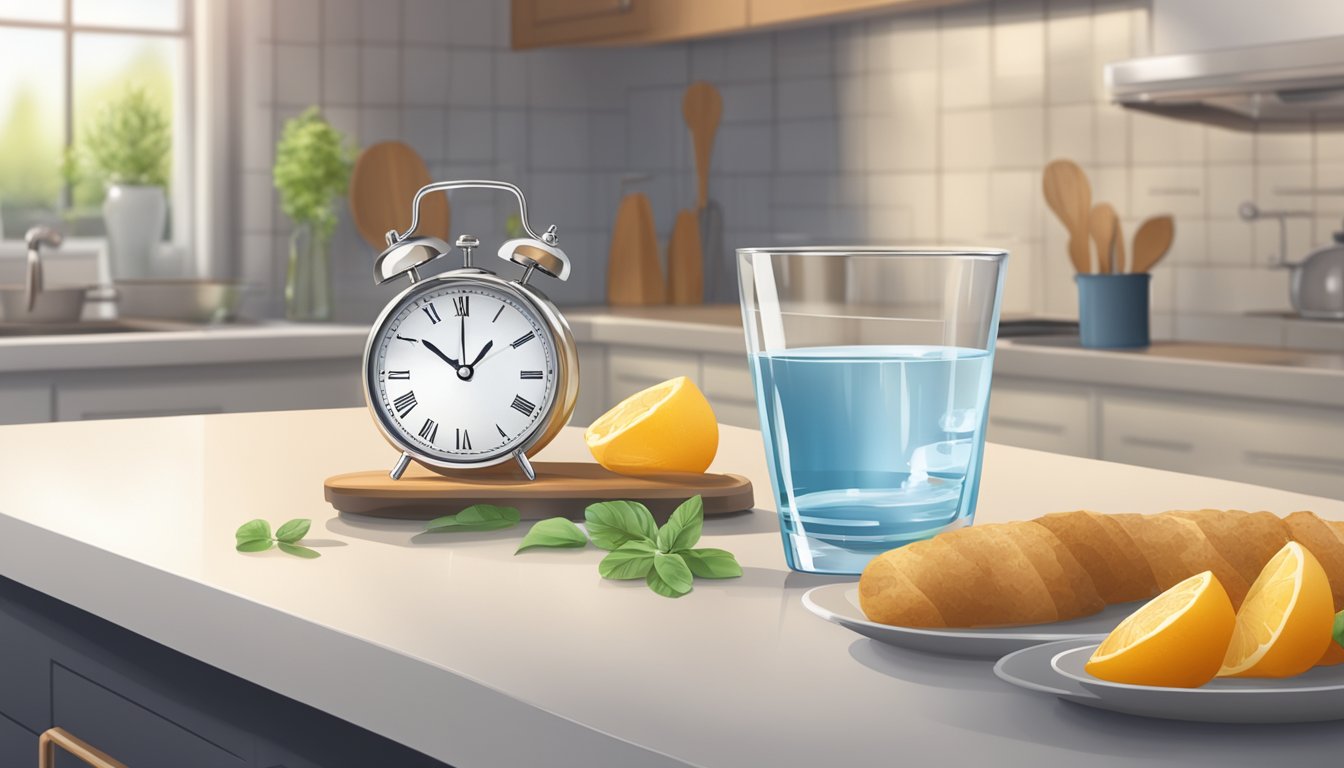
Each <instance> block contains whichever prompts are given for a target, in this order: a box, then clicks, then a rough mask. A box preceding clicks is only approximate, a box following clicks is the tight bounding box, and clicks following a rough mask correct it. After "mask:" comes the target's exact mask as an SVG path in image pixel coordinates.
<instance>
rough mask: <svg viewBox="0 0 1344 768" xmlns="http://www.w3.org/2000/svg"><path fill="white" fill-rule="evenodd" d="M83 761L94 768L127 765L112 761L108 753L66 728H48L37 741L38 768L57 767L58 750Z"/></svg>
mask: <svg viewBox="0 0 1344 768" xmlns="http://www.w3.org/2000/svg"><path fill="white" fill-rule="evenodd" d="M57 747H60V748H61V749H64V750H65V751H66V752H69V753H70V754H72V755H74V756H75V757H77V758H79V759H80V760H83V761H84V762H85V763H87V764H89V765H91V766H93V768H126V764H125V763H123V762H120V761H118V760H114V759H112V757H111V756H110V755H108V754H107V753H106V752H104V751H102V750H100V749H98V748H96V747H94V746H92V745H91V744H89V743H88V742H86V741H84V740H83V739H80V738H78V737H77V736H75V735H74V734H72V733H70V732H69V731H67V730H65V729H64V728H48V729H47V730H46V731H43V733H42V735H41V736H39V737H38V739H37V768H53V766H55V765H56V748H57Z"/></svg>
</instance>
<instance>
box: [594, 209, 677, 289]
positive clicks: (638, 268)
mask: <svg viewBox="0 0 1344 768" xmlns="http://www.w3.org/2000/svg"><path fill="white" fill-rule="evenodd" d="M665 301H667V287H666V285H665V284H664V282H663V269H662V266H661V265H660V264H659V263H658V235H657V233H656V231H655V230H654V226H653V206H651V205H650V204H649V197H648V195H645V194H644V193H643V192H631V193H630V194H628V195H626V196H625V197H623V198H621V203H620V207H618V208H617V209H616V223H615V224H614V225H613V226H612V230H611V250H610V252H609V257H608V260H607V303H609V304H611V305H613V306H627V307H640V306H646V305H649V304H662V303H664V302H665Z"/></svg>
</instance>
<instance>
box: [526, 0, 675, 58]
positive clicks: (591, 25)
mask: <svg viewBox="0 0 1344 768" xmlns="http://www.w3.org/2000/svg"><path fill="white" fill-rule="evenodd" d="M653 2H654V0H513V4H512V6H511V8H510V10H511V14H510V27H511V37H512V40H513V47H514V48H516V49H524V48H539V47H542V46H557V45H581V44H585V43H593V42H597V41H600V40H603V39H606V38H614V37H631V36H634V35H637V34H639V33H641V32H646V31H647V30H648V29H649V18H650V17H649V10H650V8H651V6H652V4H653Z"/></svg>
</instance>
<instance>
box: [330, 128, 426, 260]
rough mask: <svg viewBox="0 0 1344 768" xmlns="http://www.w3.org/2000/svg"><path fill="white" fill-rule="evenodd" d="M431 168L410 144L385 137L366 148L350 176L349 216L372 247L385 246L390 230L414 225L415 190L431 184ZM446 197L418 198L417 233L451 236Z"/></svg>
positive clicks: (380, 248) (379, 248) (379, 247)
mask: <svg viewBox="0 0 1344 768" xmlns="http://www.w3.org/2000/svg"><path fill="white" fill-rule="evenodd" d="M430 181H431V179H430V176H429V169H428V168H426V167H425V161H424V160H422V159H420V155H419V154H417V153H416V151H415V150H414V149H411V147H410V146H408V145H406V144H403V143H401V142H400V141H384V142H380V143H378V144H374V145H373V146H371V147H369V148H367V149H365V150H364V151H363V152H361V153H360V155H359V159H358V160H356V161H355V169H354V172H353V173H352V174H351V175H350V215H351V217H352V218H353V219H354V221H355V228H356V229H358V230H359V234H360V236H361V237H363V238H364V241H365V242H366V243H368V244H369V245H370V246H371V247H373V248H374V249H376V250H378V251H381V250H383V249H384V248H386V247H387V232H388V230H391V229H395V230H398V231H400V230H402V229H405V228H406V227H409V226H410V225H411V205H412V203H413V202H414V200H415V193H416V192H418V191H419V190H420V188H421V187H423V186H425V185H426V184H428V183H430ZM450 221H451V216H450V214H449V210H448V196H447V195H445V194H441V193H439V194H432V195H427V196H425V198H424V200H422V201H421V202H420V226H419V227H417V228H416V234H419V235H431V236H434V237H438V238H442V239H445V240H446V239H448V233H449V231H450V230H449V228H448V226H449V223H450Z"/></svg>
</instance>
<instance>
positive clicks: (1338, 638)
mask: <svg viewBox="0 0 1344 768" xmlns="http://www.w3.org/2000/svg"><path fill="white" fill-rule="evenodd" d="M1331 635H1332V636H1333V637H1334V638H1335V642H1336V643H1337V644H1339V645H1344V611H1340V612H1339V613H1336V614H1335V628H1334V631H1333V632H1332V633H1331Z"/></svg>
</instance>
